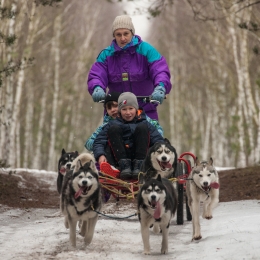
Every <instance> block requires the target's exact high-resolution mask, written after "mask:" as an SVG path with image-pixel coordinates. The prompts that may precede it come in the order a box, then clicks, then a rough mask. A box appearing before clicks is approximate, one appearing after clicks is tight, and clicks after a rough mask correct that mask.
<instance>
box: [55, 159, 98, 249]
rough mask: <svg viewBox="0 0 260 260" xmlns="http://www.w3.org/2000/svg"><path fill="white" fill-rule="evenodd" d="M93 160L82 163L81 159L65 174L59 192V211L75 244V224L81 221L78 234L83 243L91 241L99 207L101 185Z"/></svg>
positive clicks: (72, 242) (74, 244) (71, 240)
mask: <svg viewBox="0 0 260 260" xmlns="http://www.w3.org/2000/svg"><path fill="white" fill-rule="evenodd" d="M93 169H95V164H94V161H89V162H87V163H85V164H83V165H82V163H81V160H77V163H76V165H75V167H74V169H73V170H70V172H68V173H67V174H66V176H65V179H64V183H63V186H62V194H61V204H60V205H61V212H62V213H63V214H64V215H65V226H66V227H67V228H69V230H70V242H71V244H72V246H74V247H75V246H76V225H77V222H78V221H80V222H82V225H81V231H80V234H81V235H82V236H83V237H84V242H85V245H88V244H90V243H91V241H92V238H93V235H94V230H95V226H96V222H97V219H98V214H97V212H98V211H100V209H101V187H100V183H99V179H98V174H97V172H96V171H94V170H93Z"/></svg>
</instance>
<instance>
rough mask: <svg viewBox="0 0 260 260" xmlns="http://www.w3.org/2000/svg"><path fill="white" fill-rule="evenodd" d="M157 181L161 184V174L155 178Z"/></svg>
mask: <svg viewBox="0 0 260 260" xmlns="http://www.w3.org/2000/svg"><path fill="white" fill-rule="evenodd" d="M156 180H157V181H160V182H162V178H161V174H158V176H157V179H156Z"/></svg>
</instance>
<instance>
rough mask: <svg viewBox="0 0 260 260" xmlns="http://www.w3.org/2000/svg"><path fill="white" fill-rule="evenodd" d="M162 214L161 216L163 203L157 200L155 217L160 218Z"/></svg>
mask: <svg viewBox="0 0 260 260" xmlns="http://www.w3.org/2000/svg"><path fill="white" fill-rule="evenodd" d="M160 216H161V204H160V203H159V201H157V202H156V209H155V211H154V213H153V217H154V218H155V219H158V218H160Z"/></svg>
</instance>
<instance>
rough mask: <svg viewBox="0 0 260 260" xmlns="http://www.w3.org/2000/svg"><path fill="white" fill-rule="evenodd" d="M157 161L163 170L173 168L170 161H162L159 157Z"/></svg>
mask: <svg viewBox="0 0 260 260" xmlns="http://www.w3.org/2000/svg"><path fill="white" fill-rule="evenodd" d="M157 162H158V164H159V165H160V167H161V170H162V171H166V169H171V168H172V165H171V164H170V161H168V162H162V161H159V160H158V159H157Z"/></svg>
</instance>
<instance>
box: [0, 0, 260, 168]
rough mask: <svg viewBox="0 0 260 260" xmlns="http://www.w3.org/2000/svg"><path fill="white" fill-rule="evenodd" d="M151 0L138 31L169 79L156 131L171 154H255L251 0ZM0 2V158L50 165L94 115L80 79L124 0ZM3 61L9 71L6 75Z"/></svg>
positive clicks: (251, 160)
mask: <svg viewBox="0 0 260 260" xmlns="http://www.w3.org/2000/svg"><path fill="white" fill-rule="evenodd" d="M137 2H138V1H137ZM152 2H155V4H157V6H156V5H153V8H154V7H155V9H150V10H157V11H158V10H159V8H161V9H160V15H159V16H157V17H155V18H151V17H150V20H149V21H150V25H151V26H150V28H148V29H149V33H148V38H147V39H146V40H147V41H149V42H150V43H151V44H152V45H154V46H155V47H156V48H158V50H159V51H160V52H161V53H162V54H163V55H164V56H165V57H166V59H167V61H168V64H169V66H170V70H171V73H172V83H173V89H172V91H171V93H170V95H169V96H168V97H167V100H166V102H164V103H163V105H162V106H160V108H159V112H160V123H161V124H162V126H163V127H164V129H165V137H167V138H169V139H170V140H171V142H172V144H173V145H174V146H175V147H176V149H177V151H178V153H179V154H180V153H182V152H184V151H191V152H193V153H195V154H196V155H198V156H199V157H200V158H203V159H207V158H208V157H209V156H212V157H213V159H214V160H215V163H216V164H217V165H219V166H231V165H232V166H234V165H235V166H246V165H250V164H256V163H259V156H260V151H259V149H260V148H259V147H260V112H259V106H260V102H259V96H260V94H259V91H260V88H259V87H260V71H259V70H260V68H259V55H257V51H256V50H257V49H256V47H255V46H257V44H259V40H260V35H259V31H258V30H257V28H256V30H252V28H250V25H252V22H253V24H258V22H259V21H258V20H257V19H259V18H258V17H260V16H259V11H260V9H259V6H258V5H252V6H248V7H247V8H242V7H243V5H245V1H241V3H240V5H239V6H238V5H231V7H230V6H228V8H227V6H226V4H227V3H228V2H230V1H224V0H223V1H214V2H218V3H219V6H218V8H216V7H215V6H214V5H208V6H207V8H206V9H205V10H203V8H201V6H200V1H190V0H189V1H152ZM166 2H168V3H167V5H166ZM170 2H172V3H173V4H171V3H170ZM209 2H212V1H209ZM246 2H248V1H246ZM0 3H1V6H0V7H1V10H3V8H9V9H8V10H10V13H9V14H10V15H9V17H6V16H4V15H3V14H4V13H3V12H2V16H1V18H0V19H1V20H0V21H1V23H0V33H1V35H6V36H9V37H10V39H12V37H11V36H12V35H15V36H16V37H17V38H16V40H15V42H14V44H11V45H8V44H5V42H4V41H1V43H0V57H1V59H0V72H1V78H2V84H1V88H0V108H1V110H0V111H1V112H0V113H1V114H0V122H1V125H0V142H1V145H0V159H1V160H2V161H3V162H5V163H6V164H8V165H11V166H12V167H28V168H39V169H47V170H56V168H57V166H56V165H57V161H58V158H59V156H60V152H61V149H62V148H65V150H68V151H72V150H78V151H79V152H82V151H84V143H85V141H86V139H87V138H88V137H89V136H90V135H91V133H92V132H93V131H94V130H95V128H96V127H97V126H98V125H99V124H100V122H101V120H102V106H101V105H99V104H95V103H94V102H93V101H92V98H91V96H90V95H89V93H88V92H87V87H86V79H87V75H88V71H89V69H90V66H91V65H92V63H93V62H94V60H95V59H96V57H97V55H98V54H99V52H100V50H102V48H104V47H106V46H107V45H108V44H109V43H110V41H111V40H112V32H111V26H112V22H113V19H114V17H115V16H116V15H120V14H122V13H123V11H124V10H125V11H127V8H126V7H127V1H126V2H124V1H123V3H117V1H114V3H109V1H105V0H88V1H85V0H77V1H69V0H63V1H43V0H42V1H33V0H31V1H30V0H28V1H18V0H8V1H7V0H0ZM156 8H157V9H156ZM238 8H240V9H241V10H240V11H239V12H237V10H238ZM198 10H199V11H198ZM144 15H145V16H148V13H147V14H144ZM202 18H203V19H204V20H203V19H202ZM213 18H214V19H213ZM250 22H251V23H250ZM135 26H138V25H135ZM254 28H255V27H254ZM141 36H142V35H141ZM0 37H1V36H0ZM5 39H7V38H5ZM253 50H255V51H253ZM8 66H9V68H10V67H12V66H14V72H13V73H11V72H10V73H9V75H8V76H7V74H6V73H5V72H6V71H4V69H5V68H7V67H8ZM15 66H16V67H15ZM15 68H17V70H15Z"/></svg>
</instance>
